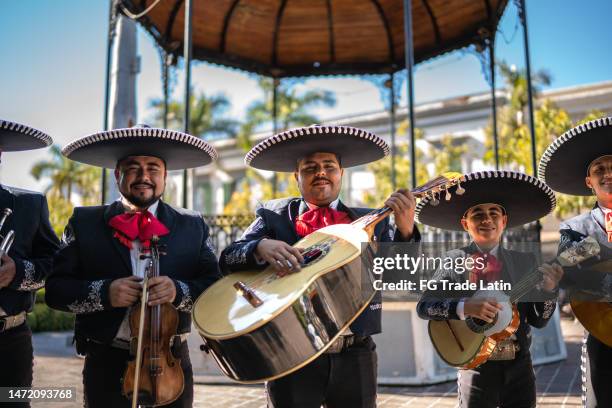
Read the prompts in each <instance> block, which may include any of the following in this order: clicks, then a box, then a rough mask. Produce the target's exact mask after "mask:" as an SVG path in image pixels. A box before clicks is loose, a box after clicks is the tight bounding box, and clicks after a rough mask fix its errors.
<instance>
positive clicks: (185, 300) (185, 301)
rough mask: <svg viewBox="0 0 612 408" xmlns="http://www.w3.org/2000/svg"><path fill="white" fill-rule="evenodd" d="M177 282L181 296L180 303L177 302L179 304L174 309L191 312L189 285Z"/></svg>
mask: <svg viewBox="0 0 612 408" xmlns="http://www.w3.org/2000/svg"><path fill="white" fill-rule="evenodd" d="M177 282H178V285H179V287H180V288H181V292H183V296H182V299H181V303H179V305H178V306H177V307H176V310H179V311H181V312H191V309H192V308H193V299H192V297H191V292H189V286H188V285H187V284H186V283H185V282H181V281H177Z"/></svg>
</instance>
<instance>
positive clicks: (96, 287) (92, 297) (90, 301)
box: [68, 280, 104, 314]
mask: <svg viewBox="0 0 612 408" xmlns="http://www.w3.org/2000/svg"><path fill="white" fill-rule="evenodd" d="M103 285H104V280H96V281H93V282H91V283H90V284H89V293H88V294H87V298H86V299H85V300H82V301H78V300H75V301H74V302H72V303H71V304H69V305H68V310H70V311H71V312H72V313H76V314H81V313H93V312H99V311H102V310H104V306H103V305H102V286H103Z"/></svg>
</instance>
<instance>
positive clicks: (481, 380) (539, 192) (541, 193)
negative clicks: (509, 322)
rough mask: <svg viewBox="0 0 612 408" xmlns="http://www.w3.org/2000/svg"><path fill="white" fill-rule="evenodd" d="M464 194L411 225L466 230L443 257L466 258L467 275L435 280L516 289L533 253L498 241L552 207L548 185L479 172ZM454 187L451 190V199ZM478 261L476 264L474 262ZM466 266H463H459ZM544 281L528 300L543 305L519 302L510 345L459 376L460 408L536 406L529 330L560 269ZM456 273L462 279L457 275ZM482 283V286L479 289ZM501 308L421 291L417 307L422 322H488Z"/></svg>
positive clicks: (545, 306)
mask: <svg viewBox="0 0 612 408" xmlns="http://www.w3.org/2000/svg"><path fill="white" fill-rule="evenodd" d="M462 186H463V188H465V193H464V194H463V195H453V198H452V199H451V200H450V201H443V200H440V202H439V204H437V205H432V204H435V202H434V203H432V200H431V199H429V198H427V199H424V200H422V201H421V202H419V205H418V206H417V210H416V214H417V220H418V221H419V222H421V223H423V224H426V225H430V226H433V227H436V228H442V229H445V230H456V231H467V232H468V234H469V236H470V238H471V240H472V242H471V243H470V244H469V245H468V246H466V247H463V248H460V249H456V250H452V251H450V252H449V253H447V254H446V255H445V256H448V257H452V258H464V259H468V258H472V259H473V260H474V262H473V265H474V268H473V269H472V270H470V271H469V272H464V271H463V270H461V271H455V270H453V269H452V268H441V269H440V270H437V271H436V272H435V274H434V276H433V280H435V281H441V280H448V281H450V282H455V283H463V282H466V281H469V282H474V283H476V284H477V285H481V284H482V283H487V284H491V283H495V282H501V281H503V282H509V283H511V284H512V285H514V284H516V283H517V282H518V281H519V280H520V279H521V278H522V277H523V276H524V275H525V274H527V273H530V272H532V271H533V270H535V269H536V267H537V264H536V259H535V256H534V255H533V254H530V253H522V252H517V251H512V250H509V249H506V248H504V247H503V245H502V235H503V233H504V231H505V230H506V228H509V227H516V226H520V225H523V224H526V223H529V222H532V221H535V220H537V219H539V218H541V217H543V216H545V215H546V214H548V213H549V212H550V211H552V209H553V208H554V207H555V197H554V194H553V192H552V190H551V189H550V188H549V187H548V186H546V184H544V183H542V182H540V181H539V180H537V179H535V178H534V177H531V176H528V175H526V174H522V173H515V172H510V171H483V172H476V173H471V174H467V175H466V176H465V182H464V183H462ZM454 189H455V190H456V189H457V187H453V188H451V190H450V191H451V193H454V191H453V190H454ZM478 260H480V261H478ZM457 264H459V265H464V264H466V263H462V264H460V263H457ZM541 270H542V272H543V276H544V278H543V281H542V283H541V284H540V288H539V289H536V290H535V291H534V294H533V297H531V299H538V300H540V299H546V300H545V301H543V302H537V303H534V302H520V303H519V304H518V311H519V315H520V324H519V327H518V330H517V331H516V333H515V334H514V335H512V336H511V337H510V338H509V339H507V340H503V341H500V342H498V343H497V347H496V349H495V351H494V352H493V354H492V356H491V358H489V360H488V361H487V362H485V363H484V364H482V365H480V366H478V367H477V368H475V369H472V370H467V369H465V370H464V369H460V370H458V394H459V405H460V406H461V407H470V408H472V407H498V406H499V407H521V408H523V407H535V404H536V388H535V377H534V372H533V368H532V365H531V355H530V353H529V346H530V343H531V336H530V326H534V327H538V328H540V327H543V326H544V325H546V323H547V322H548V320H549V319H550V317H551V316H552V314H553V312H554V310H555V307H556V298H557V295H556V290H557V283H558V281H559V279H560V278H561V276H562V273H563V271H562V270H561V268H560V267H559V266H550V265H543V266H542V267H541ZM460 272H461V273H460ZM481 282H482V283H481ZM502 307H503V306H502V305H501V304H500V303H498V302H497V301H496V300H494V299H485V300H483V299H476V298H470V293H469V291H468V293H452V292H449V291H445V292H437V293H433V292H425V293H424V294H423V297H422V298H421V300H420V301H419V303H418V305H417V312H418V314H419V316H420V317H421V318H423V319H426V320H452V319H461V320H465V318H466V317H468V316H471V317H472V318H477V319H480V320H482V321H485V322H493V321H494V318H495V316H496V314H497V313H498V312H499V311H500V310H501V309H502Z"/></svg>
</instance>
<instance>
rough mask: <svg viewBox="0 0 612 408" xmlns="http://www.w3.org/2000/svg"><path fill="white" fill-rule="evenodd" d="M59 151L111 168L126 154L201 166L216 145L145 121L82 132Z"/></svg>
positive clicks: (170, 167)
mask: <svg viewBox="0 0 612 408" xmlns="http://www.w3.org/2000/svg"><path fill="white" fill-rule="evenodd" d="M62 153H63V154H64V156H66V157H68V158H69V159H71V160H75V161H78V162H81V163H85V164H90V165H93V166H99V167H106V168H110V169H112V168H115V166H116V165H117V162H118V161H119V160H121V159H123V158H125V157H128V156H155V157H159V158H161V159H163V160H164V161H165V162H166V169H167V170H180V169H188V168H192V167H199V166H204V165H206V164H209V163H210V162H212V161H213V160H216V159H217V151H216V150H215V148H214V147H212V146H211V145H210V144H209V143H207V142H205V141H204V140H202V139H199V138H197V137H195V136H191V135H188V134H186V133H182V132H177V131H175V130H168V129H159V128H152V127H148V126H146V125H138V126H134V127H131V128H126V129H115V130H109V131H106V132H100V133H94V134H92V135H89V136H85V137H83V138H81V139H78V140H75V141H74V142H72V143H70V144H68V145H67V146H66V147H64V148H63V149H62Z"/></svg>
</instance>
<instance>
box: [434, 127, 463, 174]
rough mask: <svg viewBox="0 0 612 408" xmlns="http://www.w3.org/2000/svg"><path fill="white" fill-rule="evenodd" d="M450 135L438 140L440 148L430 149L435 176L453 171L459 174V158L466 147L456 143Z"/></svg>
mask: <svg viewBox="0 0 612 408" xmlns="http://www.w3.org/2000/svg"><path fill="white" fill-rule="evenodd" d="M455 140H456V139H454V138H453V136H452V135H444V136H442V139H441V140H440V145H441V146H440V148H439V149H436V148H432V149H430V156H432V157H433V158H434V168H435V173H436V174H435V175H438V174H441V173H444V172H447V171H454V172H459V173H461V170H462V169H461V158H462V157H463V155H464V154H465V153H466V152H467V150H468V149H467V146H466V145H464V144H460V143H457V142H456V141H455Z"/></svg>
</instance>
